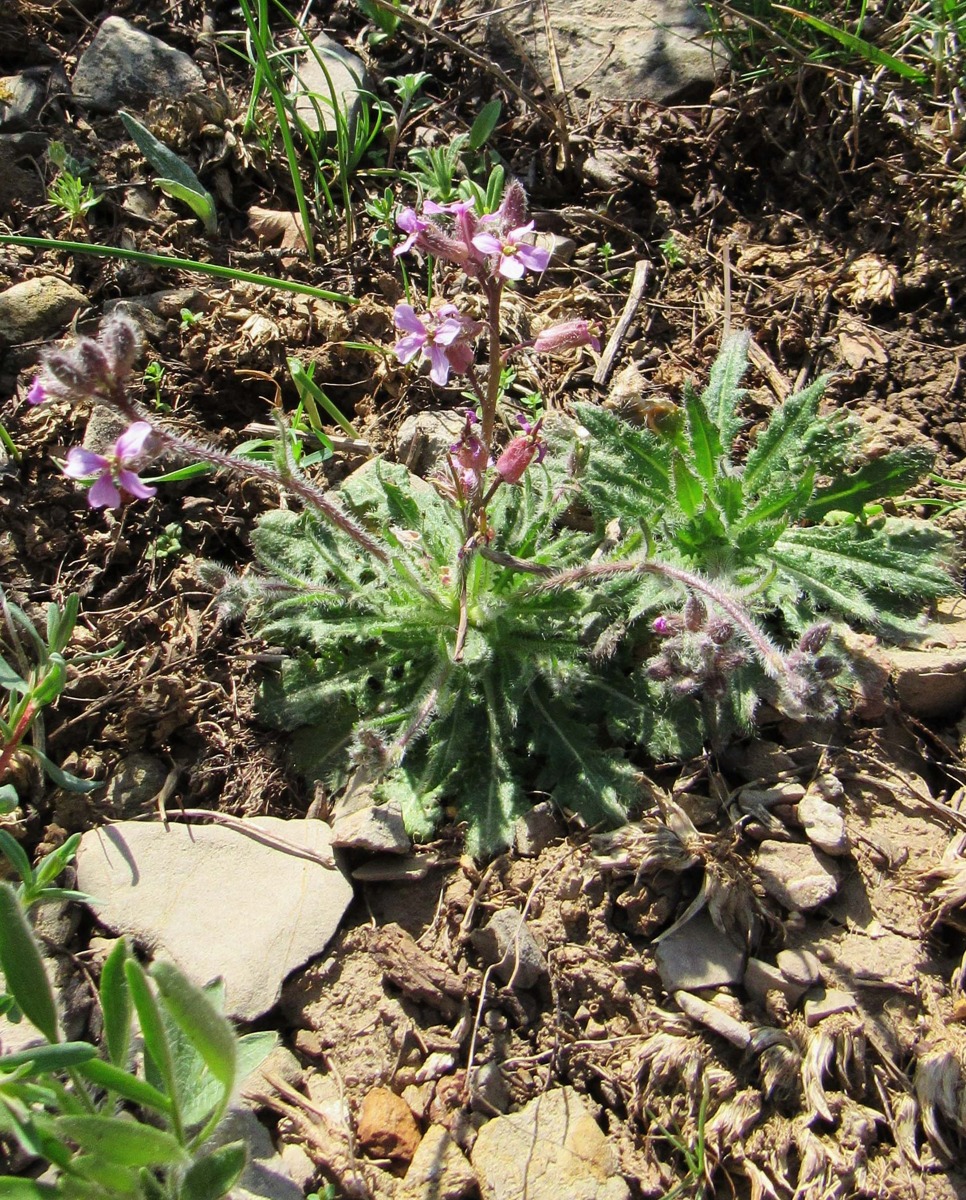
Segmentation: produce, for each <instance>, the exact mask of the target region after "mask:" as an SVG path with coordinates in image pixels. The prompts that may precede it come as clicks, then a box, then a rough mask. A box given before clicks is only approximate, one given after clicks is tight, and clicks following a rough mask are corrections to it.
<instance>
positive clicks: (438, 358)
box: [426, 345, 450, 387]
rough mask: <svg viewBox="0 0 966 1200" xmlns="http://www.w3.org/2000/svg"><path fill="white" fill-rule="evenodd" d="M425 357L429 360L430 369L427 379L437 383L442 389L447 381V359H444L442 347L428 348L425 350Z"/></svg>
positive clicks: (448, 369) (448, 368)
mask: <svg viewBox="0 0 966 1200" xmlns="http://www.w3.org/2000/svg"><path fill="white" fill-rule="evenodd" d="M426 357H427V358H428V359H429V361H430V363H431V364H432V367H431V369H430V372H429V377H430V379H431V380H432V381H433V383H438V384H439V385H440V387H442V386H443V385H444V384H445V383H446V381H447V380H448V379H449V371H450V367H449V359H448V358H447V357H446V351H445V350H444V349H443V347H442V346H432V345H431V346H428V347H427V348H426Z"/></svg>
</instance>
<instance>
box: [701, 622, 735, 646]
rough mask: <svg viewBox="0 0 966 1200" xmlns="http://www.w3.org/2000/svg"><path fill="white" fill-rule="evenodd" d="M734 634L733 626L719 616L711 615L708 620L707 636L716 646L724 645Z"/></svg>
mask: <svg viewBox="0 0 966 1200" xmlns="http://www.w3.org/2000/svg"><path fill="white" fill-rule="evenodd" d="M734 636H735V627H734V625H732V624H731V622H730V621H725V620H723V619H722V618H721V617H712V618H711V620H710V621H709V622H708V637H709V638H710V639H711V640H712V641H713V642H714V644H715V645H716V646H726V645H727V644H728V642H730V641H731V639H732V638H733V637H734Z"/></svg>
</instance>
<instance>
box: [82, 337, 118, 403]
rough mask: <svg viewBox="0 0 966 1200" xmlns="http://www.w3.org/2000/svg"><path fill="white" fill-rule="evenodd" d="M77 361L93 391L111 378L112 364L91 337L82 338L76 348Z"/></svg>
mask: <svg viewBox="0 0 966 1200" xmlns="http://www.w3.org/2000/svg"><path fill="white" fill-rule="evenodd" d="M74 355H75V362H76V363H77V364H78V366H79V368H80V370H81V372H82V373H83V376H84V379H85V381H86V383H87V385H88V387H89V388H90V390H91V391H92V392H95V391H97V390H98V389H99V388H101V387H103V386H104V384H106V383H107V381H108V380H109V379H110V376H111V364H110V363H109V362H108V360H107V355H106V354H105V353H104V351H103V350H102V349H101V347H100V346H99V345H98V344H97V342H95V341H92V340H91V338H81V340H80V341H79V342H78V343H77V346H76V347H75V349H74Z"/></svg>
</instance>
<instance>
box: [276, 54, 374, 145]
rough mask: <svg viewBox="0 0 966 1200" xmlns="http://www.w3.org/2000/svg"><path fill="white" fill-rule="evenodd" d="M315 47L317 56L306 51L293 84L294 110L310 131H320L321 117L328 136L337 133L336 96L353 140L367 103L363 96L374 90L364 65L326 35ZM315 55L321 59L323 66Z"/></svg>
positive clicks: (359, 59)
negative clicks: (361, 112)
mask: <svg viewBox="0 0 966 1200" xmlns="http://www.w3.org/2000/svg"><path fill="white" fill-rule="evenodd" d="M312 47H313V49H314V50H315V54H313V53H312V52H311V51H309V50H306V51H305V54H304V55H303V56H302V59H301V61H300V63H299V66H298V79H297V80H296V81H295V82H294V84H293V88H292V91H293V94H296V95H297V99H296V101H295V110H296V112H297V113H298V114H299V116H300V117H301V118H302V120H303V121H304V122H305V123H306V125H308V127H309V128H310V129H315V130H318V129H319V127H320V126H319V118H320V116H321V128H322V129H323V130H324V131H325V132H326V133H334V132H335V130H336V120H335V110H334V108H333V103H332V101H333V93H334V95H335V103H336V104H337V105H338V108H339V111H340V112H342V113H343V115H344V116H345V118H346V121H347V123H348V127H349V136H350V138H351V136H352V131H353V130H354V128H355V125H356V122H357V121H358V120H359V113H360V111H361V110H362V106H363V104H364V103H365V102H366V101H365V97H364V96H363V95H362V93H364V92H367V91H371V90H372V81H371V79H370V78H369V73H368V72H367V71H366V66H365V63H364V62H363V61H362V59H361V58H359V57H358V55H355V54H353V53H352V51H351V50H347V49H346V48H345V46H343V45H341V44H340V43H339V42H337V41H335V40H334V39H333V38H330V37H329V36H328V34H325V33H320V34H318V36H317V37H315V38H313V40H312ZM316 54H318V56H319V57H320V58H321V59H322V65H321V66H320V64H319V62H318V61H317V60H316ZM323 66H324V68H325V69H324V70H323ZM330 84H331V86H330ZM316 106H318V107H316Z"/></svg>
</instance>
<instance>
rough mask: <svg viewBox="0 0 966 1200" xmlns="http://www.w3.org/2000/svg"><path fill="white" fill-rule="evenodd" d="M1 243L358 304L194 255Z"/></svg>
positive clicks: (31, 241)
mask: <svg viewBox="0 0 966 1200" xmlns="http://www.w3.org/2000/svg"><path fill="white" fill-rule="evenodd" d="M0 246H29V247H31V248H33V249H37V250H63V251H66V252H67V253H68V254H92V255H94V256H95V257H99V258H121V259H126V260H127V261H128V262H137V263H143V264H144V265H145V266H149V267H164V268H166V269H168V270H173V271H192V272H195V273H197V274H199V275H214V276H215V277H216V278H218V279H231V280H233V281H234V280H237V281H239V282H241V283H255V284H259V285H260V286H261V287H267V288H274V289H275V290H276V291H280V292H295V293H297V294H298V295H300V296H314V297H315V298H316V299H317V300H329V301H331V302H332V303H333V304H358V303H359V301H358V300H357V299H356V298H355V297H354V296H344V295H342V293H341V292H330V291H327V290H326V289H325V288H317V287H312V286H311V284H308V283H299V282H298V281H297V280H295V279H273V278H272V277H271V275H259V274H258V273H257V272H255V271H240V270H238V268H237V267H222V266H220V265H219V264H218V263H206V262H199V261H197V260H196V259H193V258H173V257H170V256H169V255H167V254H147V253H145V251H143V250H127V249H124V248H123V247H122V246H95V245H93V244H91V243H88V242H65V241H61V240H60V239H59V238H35V237H23V236H21V235H20V234H19V233H5V234H0Z"/></svg>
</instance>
